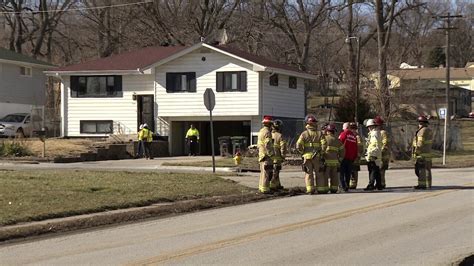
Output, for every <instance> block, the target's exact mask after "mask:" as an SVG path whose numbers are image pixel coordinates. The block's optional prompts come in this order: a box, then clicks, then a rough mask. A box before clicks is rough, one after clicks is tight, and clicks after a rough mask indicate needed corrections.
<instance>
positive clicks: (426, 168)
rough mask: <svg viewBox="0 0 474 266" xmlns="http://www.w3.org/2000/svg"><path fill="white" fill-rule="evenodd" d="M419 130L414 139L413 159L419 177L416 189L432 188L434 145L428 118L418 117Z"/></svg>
mask: <svg viewBox="0 0 474 266" xmlns="http://www.w3.org/2000/svg"><path fill="white" fill-rule="evenodd" d="M418 123H419V125H418V130H417V131H416V134H415V138H414V139H413V150H412V152H413V159H415V160H416V162H415V174H416V175H417V176H418V185H417V186H415V187H413V188H414V189H430V188H431V157H432V156H431V145H432V144H433V132H432V131H431V129H430V128H429V127H428V124H429V123H428V118H427V117H426V116H420V117H418Z"/></svg>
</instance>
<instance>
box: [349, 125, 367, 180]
mask: <svg viewBox="0 0 474 266" xmlns="http://www.w3.org/2000/svg"><path fill="white" fill-rule="evenodd" d="M349 128H350V130H351V131H352V133H354V135H355V136H356V139H357V158H356V159H355V160H354V164H353V165H352V174H351V181H350V184H349V188H350V189H356V188H357V182H358V180H359V171H360V158H361V157H362V155H364V153H365V151H364V142H363V141H362V138H361V136H360V135H359V132H358V127H357V124H356V123H355V122H351V123H350V124H349Z"/></svg>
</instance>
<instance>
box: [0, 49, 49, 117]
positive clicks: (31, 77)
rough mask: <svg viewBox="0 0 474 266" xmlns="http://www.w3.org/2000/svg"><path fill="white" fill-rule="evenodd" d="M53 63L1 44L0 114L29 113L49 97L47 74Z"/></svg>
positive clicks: (1, 115) (42, 104) (0, 115)
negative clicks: (47, 92) (47, 94)
mask: <svg viewBox="0 0 474 266" xmlns="http://www.w3.org/2000/svg"><path fill="white" fill-rule="evenodd" d="M53 67H54V66H52V65H51V64H48V63H46V62H42V61H39V60H36V59H34V58H31V57H29V56H26V55H23V54H19V53H15V52H12V51H10V50H7V49H4V48H0V117H3V116H5V115H7V114H10V113H30V111H31V109H32V107H42V106H44V104H45V99H46V90H45V88H46V75H45V74H44V73H43V71H45V70H47V69H51V68H53Z"/></svg>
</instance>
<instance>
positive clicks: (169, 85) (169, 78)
mask: <svg viewBox="0 0 474 266" xmlns="http://www.w3.org/2000/svg"><path fill="white" fill-rule="evenodd" d="M172 83H173V76H172V75H171V73H166V92H172V91H173V85H172Z"/></svg>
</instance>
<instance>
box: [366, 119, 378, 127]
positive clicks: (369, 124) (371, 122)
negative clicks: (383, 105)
mask: <svg viewBox="0 0 474 266" xmlns="http://www.w3.org/2000/svg"><path fill="white" fill-rule="evenodd" d="M365 126H366V127H372V126H376V124H375V121H374V120H373V119H368V120H367V124H365Z"/></svg>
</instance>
